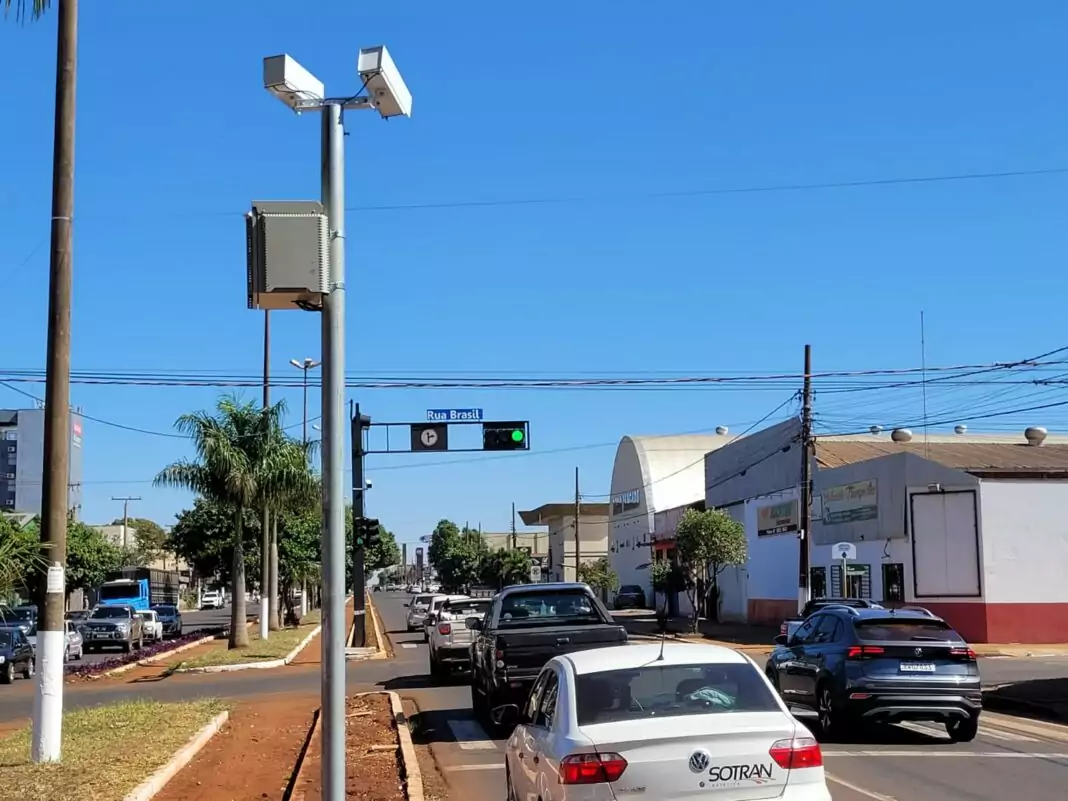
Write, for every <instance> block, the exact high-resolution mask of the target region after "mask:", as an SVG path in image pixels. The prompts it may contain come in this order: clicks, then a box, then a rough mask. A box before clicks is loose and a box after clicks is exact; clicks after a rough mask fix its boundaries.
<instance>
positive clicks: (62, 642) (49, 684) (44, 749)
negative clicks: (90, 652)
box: [30, 631, 67, 762]
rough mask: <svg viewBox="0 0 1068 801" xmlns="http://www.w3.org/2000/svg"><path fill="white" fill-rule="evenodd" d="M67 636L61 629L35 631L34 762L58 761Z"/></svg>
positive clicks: (32, 755)
mask: <svg viewBox="0 0 1068 801" xmlns="http://www.w3.org/2000/svg"><path fill="white" fill-rule="evenodd" d="M66 647H67V636H66V634H65V633H64V632H62V631H38V632H37V664H36V669H37V694H36V695H35V696H34V699H33V742H32V745H31V748H30V752H31V753H30V758H31V759H32V760H33V761H34V762H59V760H60V757H61V756H62V745H63V652H64V650H66Z"/></svg>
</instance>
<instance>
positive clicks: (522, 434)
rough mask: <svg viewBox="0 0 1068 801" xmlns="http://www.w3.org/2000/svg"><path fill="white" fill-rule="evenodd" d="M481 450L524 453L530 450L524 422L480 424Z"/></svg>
mask: <svg viewBox="0 0 1068 801" xmlns="http://www.w3.org/2000/svg"><path fill="white" fill-rule="evenodd" d="M482 450H484V451H526V450H530V442H529V440H528V438H527V424H526V422H525V421H519V422H516V421H512V422H506V423H483V424H482Z"/></svg>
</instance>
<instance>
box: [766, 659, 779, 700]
mask: <svg viewBox="0 0 1068 801" xmlns="http://www.w3.org/2000/svg"><path fill="white" fill-rule="evenodd" d="M764 675H765V676H767V677H768V681H770V682H771V686H772V687H774V688H775V692H777V693H778V694H779V695H782V690H780V689H779V674H778V673H777V672H776V671H775V670H772V668H771V665H770V664H769V665H768V667H767V668H766V669H765V670H764Z"/></svg>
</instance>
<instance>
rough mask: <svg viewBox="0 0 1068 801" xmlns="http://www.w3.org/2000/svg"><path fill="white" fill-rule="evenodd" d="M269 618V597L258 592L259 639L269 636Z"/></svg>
mask: <svg viewBox="0 0 1068 801" xmlns="http://www.w3.org/2000/svg"><path fill="white" fill-rule="evenodd" d="M270 619H271V598H270V596H269V595H264V594H263V593H260V639H261V640H266V639H267V638H268V637H270V632H271V629H270V626H269V625H268V623H269V621H270Z"/></svg>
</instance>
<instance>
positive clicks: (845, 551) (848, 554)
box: [831, 542, 857, 560]
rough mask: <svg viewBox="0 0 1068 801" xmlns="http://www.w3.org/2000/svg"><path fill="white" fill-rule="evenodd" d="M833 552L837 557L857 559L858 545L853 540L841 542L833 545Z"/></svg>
mask: <svg viewBox="0 0 1068 801" xmlns="http://www.w3.org/2000/svg"><path fill="white" fill-rule="evenodd" d="M831 552H832V553H833V554H834V558H835V559H843V560H845V559H852V560H856V558H857V546H856V545H854V544H853V543H851V542H839V543H837V544H836V545H833V546H832V547H831Z"/></svg>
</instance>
